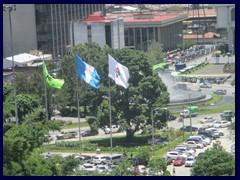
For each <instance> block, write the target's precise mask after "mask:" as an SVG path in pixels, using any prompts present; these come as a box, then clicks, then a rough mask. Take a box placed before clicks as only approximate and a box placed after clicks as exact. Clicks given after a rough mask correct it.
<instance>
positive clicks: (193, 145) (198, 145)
mask: <svg viewBox="0 0 240 180" xmlns="http://www.w3.org/2000/svg"><path fill="white" fill-rule="evenodd" d="M184 144H185V145H188V146H189V147H194V148H203V147H204V145H203V144H201V143H196V141H187V142H185V143H184Z"/></svg>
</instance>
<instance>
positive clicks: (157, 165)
mask: <svg viewBox="0 0 240 180" xmlns="http://www.w3.org/2000/svg"><path fill="white" fill-rule="evenodd" d="M148 167H149V168H151V170H152V175H154V174H156V173H158V172H165V171H166V170H167V164H166V162H165V160H164V159H163V158H157V159H155V158H154V159H151V160H150V161H149V162H148Z"/></svg>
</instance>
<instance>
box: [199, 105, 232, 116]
mask: <svg viewBox="0 0 240 180" xmlns="http://www.w3.org/2000/svg"><path fill="white" fill-rule="evenodd" d="M226 110H231V111H233V112H235V103H231V104H224V105H222V106H218V107H213V108H205V107H202V108H200V110H199V114H216V113H223V112H224V111H226Z"/></svg>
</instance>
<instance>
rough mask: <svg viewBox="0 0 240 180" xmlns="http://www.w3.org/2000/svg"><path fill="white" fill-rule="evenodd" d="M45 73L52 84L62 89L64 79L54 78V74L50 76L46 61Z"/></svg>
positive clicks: (47, 80) (44, 65)
mask: <svg viewBox="0 0 240 180" xmlns="http://www.w3.org/2000/svg"><path fill="white" fill-rule="evenodd" d="M43 74H44V77H45V79H46V82H47V83H48V84H49V85H50V86H52V87H54V88H58V89H61V87H62V85H63V84H64V79H54V78H53V77H52V76H50V74H48V70H47V67H46V64H45V62H44V61H43Z"/></svg>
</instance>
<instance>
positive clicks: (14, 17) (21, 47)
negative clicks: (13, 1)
mask: <svg viewBox="0 0 240 180" xmlns="http://www.w3.org/2000/svg"><path fill="white" fill-rule="evenodd" d="M10 16H11V21H12V40H13V52H14V55H16V54H20V53H25V52H29V51H30V50H33V49H37V33H36V19H35V11H34V4H17V5H16V11H11V12H10ZM11 55H12V53H11V37H10V24H9V12H8V11H4V12H3V57H8V56H11Z"/></svg>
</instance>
